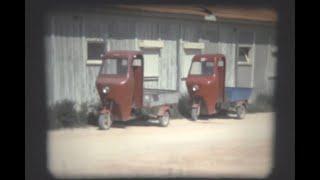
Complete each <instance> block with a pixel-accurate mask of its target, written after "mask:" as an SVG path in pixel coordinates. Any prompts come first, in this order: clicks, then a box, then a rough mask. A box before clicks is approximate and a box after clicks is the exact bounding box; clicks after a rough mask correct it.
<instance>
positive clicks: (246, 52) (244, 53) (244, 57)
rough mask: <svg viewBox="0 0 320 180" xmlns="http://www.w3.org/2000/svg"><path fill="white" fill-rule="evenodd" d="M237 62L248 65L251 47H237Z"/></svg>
mask: <svg viewBox="0 0 320 180" xmlns="http://www.w3.org/2000/svg"><path fill="white" fill-rule="evenodd" d="M238 51H239V56H238V62H243V63H250V56H251V47H239V48H238Z"/></svg>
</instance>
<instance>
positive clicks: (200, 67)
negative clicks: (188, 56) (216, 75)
mask: <svg viewBox="0 0 320 180" xmlns="http://www.w3.org/2000/svg"><path fill="white" fill-rule="evenodd" d="M213 66H214V63H213V62H209V61H206V62H200V61H194V62H192V64H191V69H190V74H191V75H205V76H210V75H213Z"/></svg>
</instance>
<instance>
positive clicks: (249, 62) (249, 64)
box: [236, 30, 255, 66]
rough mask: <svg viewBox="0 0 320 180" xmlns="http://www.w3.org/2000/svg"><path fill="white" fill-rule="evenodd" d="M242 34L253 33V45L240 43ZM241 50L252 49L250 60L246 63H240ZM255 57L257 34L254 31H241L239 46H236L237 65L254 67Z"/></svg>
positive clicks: (238, 33)
mask: <svg viewBox="0 0 320 180" xmlns="http://www.w3.org/2000/svg"><path fill="white" fill-rule="evenodd" d="M241 33H251V34H252V43H241V42H239V39H240V38H239V37H240V35H241ZM240 48H250V50H249V54H248V59H246V58H245V59H246V61H239V57H240V51H239V50H240ZM254 56H255V32H254V31H250V30H239V31H238V32H237V45H236V62H237V65H248V66H252V64H253V62H254V58H255V57H254Z"/></svg>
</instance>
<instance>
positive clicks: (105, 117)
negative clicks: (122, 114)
mask: <svg viewBox="0 0 320 180" xmlns="http://www.w3.org/2000/svg"><path fill="white" fill-rule="evenodd" d="M98 123H99V128H100V129H101V130H108V129H110V127H111V125H112V119H111V114H110V113H107V114H100V116H99V119H98Z"/></svg>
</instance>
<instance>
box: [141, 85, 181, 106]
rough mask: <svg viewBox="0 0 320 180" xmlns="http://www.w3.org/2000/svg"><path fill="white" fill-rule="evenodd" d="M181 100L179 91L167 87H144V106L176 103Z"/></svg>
mask: <svg viewBox="0 0 320 180" xmlns="http://www.w3.org/2000/svg"><path fill="white" fill-rule="evenodd" d="M178 101H179V92H178V91H175V90H166V89H143V106H144V107H154V106H161V105H164V104H175V103H178Z"/></svg>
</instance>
